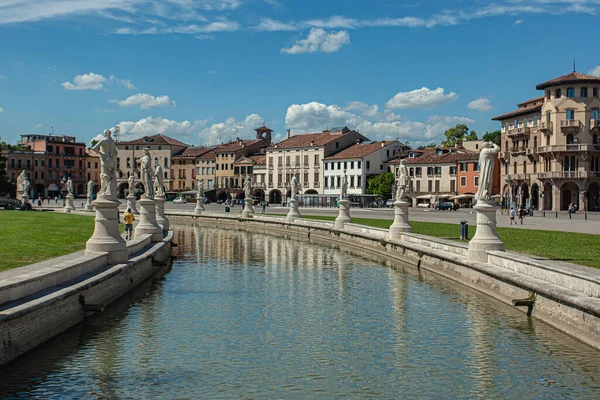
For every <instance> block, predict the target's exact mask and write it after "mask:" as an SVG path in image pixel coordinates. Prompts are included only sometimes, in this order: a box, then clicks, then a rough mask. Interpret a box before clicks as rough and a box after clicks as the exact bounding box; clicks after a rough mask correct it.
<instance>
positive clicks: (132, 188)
mask: <svg viewBox="0 0 600 400" xmlns="http://www.w3.org/2000/svg"><path fill="white" fill-rule="evenodd" d="M134 192H135V180H134V178H133V173H132V174H131V175H129V196H134V195H135V193H134Z"/></svg>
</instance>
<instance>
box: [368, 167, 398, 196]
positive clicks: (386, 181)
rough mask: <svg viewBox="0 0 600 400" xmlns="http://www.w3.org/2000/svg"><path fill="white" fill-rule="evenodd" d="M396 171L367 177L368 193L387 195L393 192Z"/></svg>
mask: <svg viewBox="0 0 600 400" xmlns="http://www.w3.org/2000/svg"><path fill="white" fill-rule="evenodd" d="M393 185H394V173H393V172H384V173H382V174H379V175H372V176H369V177H367V194H378V195H382V196H383V195H386V194H391V193H392V186H393Z"/></svg>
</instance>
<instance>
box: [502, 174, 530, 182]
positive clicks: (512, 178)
mask: <svg viewBox="0 0 600 400" xmlns="http://www.w3.org/2000/svg"><path fill="white" fill-rule="evenodd" d="M506 180H507V181H524V180H525V174H509V175H506Z"/></svg>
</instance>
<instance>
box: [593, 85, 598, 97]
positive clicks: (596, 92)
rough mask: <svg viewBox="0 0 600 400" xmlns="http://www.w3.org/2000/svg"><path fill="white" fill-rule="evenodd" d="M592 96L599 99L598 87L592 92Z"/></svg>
mask: <svg viewBox="0 0 600 400" xmlns="http://www.w3.org/2000/svg"><path fill="white" fill-rule="evenodd" d="M592 94H593V96H594V97H598V88H597V87H595V88H594V89H593V90H592Z"/></svg>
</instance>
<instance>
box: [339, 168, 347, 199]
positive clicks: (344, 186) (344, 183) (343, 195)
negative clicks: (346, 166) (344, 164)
mask: <svg viewBox="0 0 600 400" xmlns="http://www.w3.org/2000/svg"><path fill="white" fill-rule="evenodd" d="M347 197H348V176H347V175H346V170H344V175H342V188H341V193H340V199H341V200H344V199H346V198H347Z"/></svg>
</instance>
